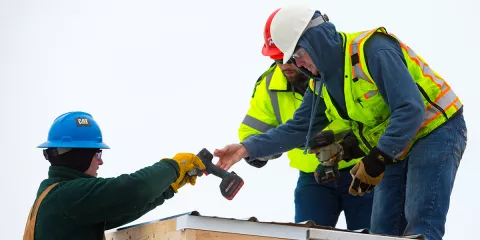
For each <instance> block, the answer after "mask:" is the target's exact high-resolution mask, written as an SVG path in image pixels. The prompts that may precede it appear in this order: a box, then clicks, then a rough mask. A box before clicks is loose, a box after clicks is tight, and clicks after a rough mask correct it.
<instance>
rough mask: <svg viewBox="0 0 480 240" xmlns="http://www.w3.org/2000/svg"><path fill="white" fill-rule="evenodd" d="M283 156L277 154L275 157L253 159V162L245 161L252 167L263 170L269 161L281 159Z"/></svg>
mask: <svg viewBox="0 0 480 240" xmlns="http://www.w3.org/2000/svg"><path fill="white" fill-rule="evenodd" d="M281 156H282V154H281V153H280V154H277V155H273V156H269V157H263V158H257V159H253V160H246V159H245V161H246V162H247V163H248V164H249V165H250V166H253V167H256V168H262V167H264V166H265V165H266V164H267V163H268V160H273V159H276V158H279V157H281Z"/></svg>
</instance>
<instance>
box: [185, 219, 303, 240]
mask: <svg viewBox="0 0 480 240" xmlns="http://www.w3.org/2000/svg"><path fill="white" fill-rule="evenodd" d="M176 226H177V230H179V231H183V230H185V229H187V228H188V229H197V230H205V231H216V232H224V233H235V234H246V235H254V236H262V237H276V238H287V239H306V238H307V231H308V227H298V226H288V225H279V224H271V223H265V222H253V221H247V220H239V219H226V218H213V217H205V216H194V215H183V216H180V217H178V218H177V224H176Z"/></svg>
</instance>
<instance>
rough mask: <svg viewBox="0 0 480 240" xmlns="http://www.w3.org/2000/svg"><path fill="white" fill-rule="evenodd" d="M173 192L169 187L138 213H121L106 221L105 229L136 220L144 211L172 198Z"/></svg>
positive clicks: (148, 210)
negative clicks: (121, 214)
mask: <svg viewBox="0 0 480 240" xmlns="http://www.w3.org/2000/svg"><path fill="white" fill-rule="evenodd" d="M174 194H175V192H174V191H173V189H171V188H169V189H167V191H165V192H164V193H163V194H162V196H160V197H157V198H156V199H155V200H154V201H153V202H151V203H148V204H147V205H146V206H145V208H143V209H142V210H140V211H139V212H138V213H135V214H130V215H123V216H120V217H118V218H115V219H112V220H109V221H107V222H106V224H105V230H109V229H112V228H118V227H120V226H122V225H125V224H128V223H131V222H133V221H135V220H137V219H138V218H140V217H141V216H143V215H144V214H146V213H148V212H150V211H151V210H153V209H155V208H156V207H157V206H160V205H162V204H163V203H164V202H165V200H167V199H170V198H172V197H173V196H174Z"/></svg>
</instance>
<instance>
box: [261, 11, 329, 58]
mask: <svg viewBox="0 0 480 240" xmlns="http://www.w3.org/2000/svg"><path fill="white" fill-rule="evenodd" d="M314 14H315V10H314V9H311V8H308V7H306V6H301V5H291V6H287V7H282V9H280V11H278V12H277V14H276V15H275V17H274V18H273V20H272V25H271V26H270V32H271V34H272V40H273V42H274V43H275V45H276V46H277V48H278V49H280V51H282V52H283V63H284V64H285V63H287V62H288V60H290V58H291V57H292V55H293V51H294V50H295V47H296V46H297V43H298V40H299V39H300V37H301V36H302V34H303V33H304V32H305V30H306V29H307V26H308V24H309V23H310V20H311V19H312V17H313V15H314ZM320 19H322V18H321V17H320ZM322 20H323V19H322ZM317 25H318V24H317Z"/></svg>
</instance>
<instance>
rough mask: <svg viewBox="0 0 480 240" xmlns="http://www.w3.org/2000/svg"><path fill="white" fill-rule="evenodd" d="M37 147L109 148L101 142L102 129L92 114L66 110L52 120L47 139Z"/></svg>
mask: <svg viewBox="0 0 480 240" xmlns="http://www.w3.org/2000/svg"><path fill="white" fill-rule="evenodd" d="M37 148H100V149H109V148H110V147H108V146H107V145H106V144H105V143H103V137H102V131H101V130H100V127H99V126H98V124H97V122H96V121H95V120H94V119H93V117H92V115H91V114H89V113H86V112H68V113H64V114H62V115H60V116H59V117H57V118H56V119H55V121H53V124H52V126H51V127H50V130H49V132H48V140H47V141H46V142H44V143H42V144H41V145H39V146H38V147H37Z"/></svg>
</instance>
